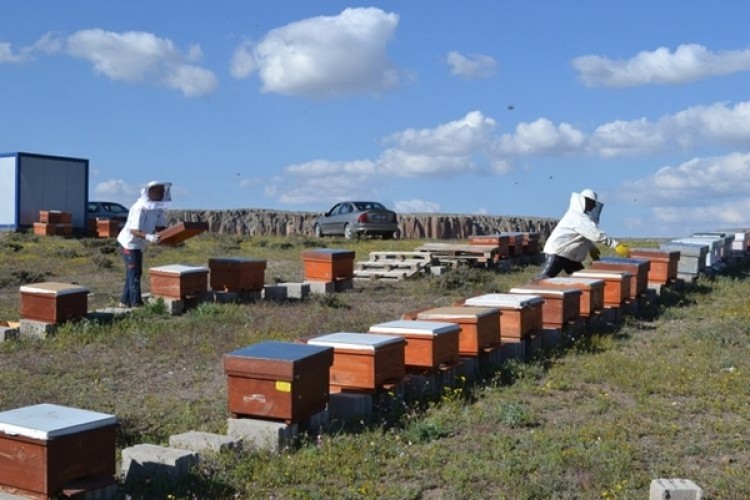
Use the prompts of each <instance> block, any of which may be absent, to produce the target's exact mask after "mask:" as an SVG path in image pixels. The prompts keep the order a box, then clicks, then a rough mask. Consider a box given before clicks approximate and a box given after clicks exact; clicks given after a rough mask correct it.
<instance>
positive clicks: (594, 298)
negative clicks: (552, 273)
mask: <svg viewBox="0 0 750 500" xmlns="http://www.w3.org/2000/svg"><path fill="white" fill-rule="evenodd" d="M535 284H539V285H542V286H550V287H556V288H578V289H579V290H581V308H580V309H581V316H583V317H584V318H588V317H589V316H591V315H593V314H595V313H596V312H597V311H601V310H602V309H604V280H601V279H591V278H575V277H572V276H567V277H555V278H546V279H543V280H539V281H538V282H536V283H535Z"/></svg>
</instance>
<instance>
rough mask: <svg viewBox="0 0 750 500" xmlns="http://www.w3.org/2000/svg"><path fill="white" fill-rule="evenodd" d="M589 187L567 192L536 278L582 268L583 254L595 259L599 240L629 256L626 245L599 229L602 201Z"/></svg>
mask: <svg viewBox="0 0 750 500" xmlns="http://www.w3.org/2000/svg"><path fill="white" fill-rule="evenodd" d="M598 198H599V197H598V196H597V195H596V193H595V192H594V191H592V190H591V189H584V190H583V191H581V192H580V193H571V195H570V207H568V211H567V212H565V215H563V217H562V219H560V222H558V223H557V225H556V226H555V229H553V230H552V234H550V235H549V238H548V239H547V242H546V243H545V245H544V254H545V255H546V260H545V262H544V267H543V268H542V272H541V273H539V276H538V277H537V279H543V278H553V277H555V276H557V275H558V274H560V272H561V271H565V272H566V273H567V274H571V273H574V272H576V271H579V270H581V269H583V261H584V259H586V256H587V255H591V258H592V260H597V259H598V258H599V249H598V248H597V246H596V245H597V244H598V243H601V244H604V245H607V246H609V247H612V248H614V250H615V252H616V253H617V255H619V256H621V257H629V256H630V249H629V248H628V247H627V245H624V244H622V243H619V242H617V240H615V239H614V238H610V237H609V236H607V234H606V233H605V232H604V231H602V230H601V229H599V216H600V215H601V212H602V208H603V206H604V205H603V204H602V203H600V202H599V199H598Z"/></svg>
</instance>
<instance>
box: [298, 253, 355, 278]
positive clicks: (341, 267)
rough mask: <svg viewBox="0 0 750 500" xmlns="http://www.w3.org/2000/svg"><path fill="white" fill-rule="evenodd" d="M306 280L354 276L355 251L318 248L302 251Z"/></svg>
mask: <svg viewBox="0 0 750 500" xmlns="http://www.w3.org/2000/svg"><path fill="white" fill-rule="evenodd" d="M302 261H303V262H304V267H305V280H306V281H336V280H348V279H352V278H354V252H353V251H352V250H337V249H329V248H318V249H315V250H307V251H305V252H303V253H302Z"/></svg>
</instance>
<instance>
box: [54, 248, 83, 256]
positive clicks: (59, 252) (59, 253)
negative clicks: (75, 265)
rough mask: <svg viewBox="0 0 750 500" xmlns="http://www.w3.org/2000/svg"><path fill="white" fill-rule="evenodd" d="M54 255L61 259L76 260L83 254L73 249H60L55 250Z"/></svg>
mask: <svg viewBox="0 0 750 500" xmlns="http://www.w3.org/2000/svg"><path fill="white" fill-rule="evenodd" d="M55 255H57V256H58V257H62V258H63V259H77V258H78V257H83V254H81V252H79V251H78V250H76V249H75V248H60V249H57V250H55Z"/></svg>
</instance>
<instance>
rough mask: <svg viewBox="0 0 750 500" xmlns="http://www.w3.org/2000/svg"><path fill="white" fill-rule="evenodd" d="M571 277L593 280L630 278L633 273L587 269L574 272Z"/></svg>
mask: <svg viewBox="0 0 750 500" xmlns="http://www.w3.org/2000/svg"><path fill="white" fill-rule="evenodd" d="M572 276H573V277H576V276H581V277H582V278H595V279H601V280H606V279H612V278H620V279H625V278H630V277H632V276H633V273H629V272H627V271H610V270H608V269H588V270H583V271H576V272H574V273H573V274H572Z"/></svg>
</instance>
